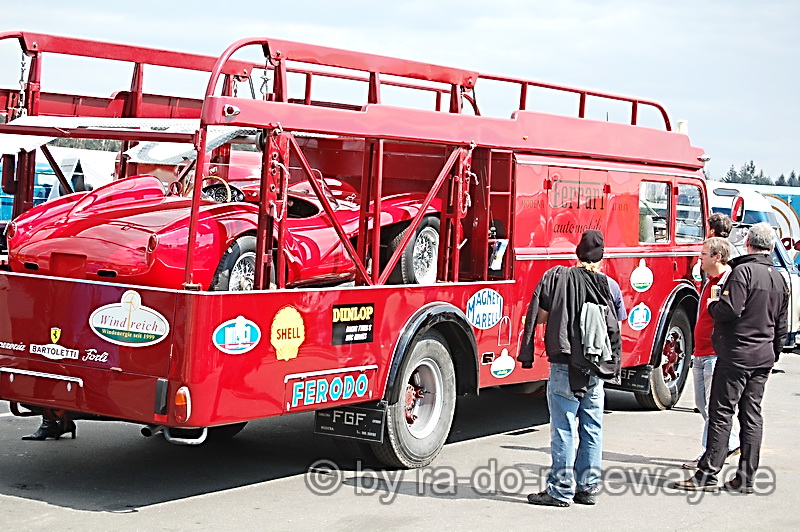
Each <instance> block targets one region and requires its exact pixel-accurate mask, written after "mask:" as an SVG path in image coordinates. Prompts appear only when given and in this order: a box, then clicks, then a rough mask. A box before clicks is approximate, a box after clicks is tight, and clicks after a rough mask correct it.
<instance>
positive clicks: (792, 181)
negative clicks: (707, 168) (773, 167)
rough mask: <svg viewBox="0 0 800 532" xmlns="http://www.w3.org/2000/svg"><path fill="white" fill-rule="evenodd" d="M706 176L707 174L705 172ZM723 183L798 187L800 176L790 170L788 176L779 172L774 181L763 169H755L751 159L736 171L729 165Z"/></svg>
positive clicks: (799, 185)
mask: <svg viewBox="0 0 800 532" xmlns="http://www.w3.org/2000/svg"><path fill="white" fill-rule="evenodd" d="M704 173H705V172H704ZM706 177H707V178H708V177H709V176H708V174H706ZM722 182H723V183H744V184H747V185H776V186H780V187H800V177H798V175H797V173H796V172H795V171H794V170H792V171H791V172H790V173H789V177H786V175H784V174H781V175H779V176H778V178H777V179H775V180H774V181H773V180H772V178H771V177H769V176H768V175H766V174H765V173H764V170H757V169H756V165H755V163H754V162H753V161H748V162H746V163H744V164H743V165H742V167H741V168H739V170H738V171H737V170H736V168H735V167H734V166H733V165H731V167H730V169H729V170H728V173H727V174H725V177H723V178H722Z"/></svg>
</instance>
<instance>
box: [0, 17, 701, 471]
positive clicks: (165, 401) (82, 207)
mask: <svg viewBox="0 0 800 532" xmlns="http://www.w3.org/2000/svg"><path fill="white" fill-rule="evenodd" d="M6 39H9V40H17V41H18V42H19V44H20V46H21V50H22V56H23V69H22V71H23V75H22V76H21V79H20V89H9V90H0V112H2V113H3V114H5V117H6V123H4V124H0V140H1V141H2V145H3V146H4V149H5V151H6V155H4V156H3V181H2V184H3V189H4V190H5V191H6V192H7V193H11V194H14V195H15V198H16V201H15V211H14V214H15V216H16V218H15V220H14V221H13V222H12V223H11V224H10V225H9V228H8V233H7V238H8V252H9V257H8V264H9V268H8V271H2V272H0V398H2V399H3V400H7V401H9V402H10V403H11V406H12V410H13V411H14V412H15V413H18V414H26V413H30V412H31V409H32V410H34V411H36V412H41V411H43V410H46V411H47V412H48V413H49V414H51V415H61V416H67V417H72V418H76V419H79V418H92V419H109V420H123V421H128V422H132V423H139V424H142V425H144V426H145V428H144V429H143V432H144V433H146V434H152V433H155V432H158V431H163V432H164V434H165V436H166V437H167V439H169V440H170V441H173V442H176V443H184V444H199V443H202V442H203V441H204V440H205V439H206V438H207V437H213V436H215V435H217V436H219V437H222V436H226V435H227V436H230V435H232V434H235V433H236V432H237V431H238V430H241V428H242V427H243V426H244V424H245V423H246V422H247V421H249V420H253V419H259V418H266V417H270V416H278V415H282V414H290V413H294V412H301V411H309V410H314V411H316V421H315V426H316V430H317V431H318V432H320V433H323V434H330V435H332V436H336V437H338V438H341V439H345V440H346V441H350V442H352V443H353V447H354V448H357V449H358V450H359V452H365V453H366V452H369V453H374V455H375V456H376V457H377V458H378V459H379V460H381V461H382V462H383V463H385V464H387V465H391V466H400V467H420V466H424V465H426V464H428V463H430V462H431V460H433V459H434V457H435V456H436V455H437V453H438V452H439V450H440V449H441V447H442V445H443V444H444V442H445V440H446V438H447V435H448V432H449V430H450V426H451V422H452V418H453V412H454V407H455V400H456V396H458V395H463V394H477V393H478V392H479V391H480V390H481V389H482V388H486V387H490V386H503V385H509V386H510V385H516V386H522V385H524V384H525V383H535V384H539V385H540V384H541V383H543V382H544V381H545V379H546V376H547V374H548V368H547V360H546V359H545V358H543V355H544V353H543V349H542V345H541V343H540V342H539V344H538V348H537V351H536V361H535V364H534V366H533V369H530V370H528V369H522V368H521V366H520V365H519V363H517V362H516V356H517V354H518V349H519V344H520V336H521V332H522V328H523V322H524V316H525V314H526V311H527V307H528V304H529V301H530V298H531V294H532V292H533V289H534V288H535V286H536V284H537V282H538V280H539V279H540V277H541V275H542V273H543V272H544V271H545V270H546V269H547V268H550V267H551V266H553V265H556V264H570V263H572V262H573V261H574V260H575V255H574V249H575V244H576V243H577V241H578V239H579V238H580V235H581V233H582V232H583V231H584V230H586V229H589V228H597V229H601V230H602V231H603V232H604V234H605V237H606V255H605V257H606V258H605V259H604V271H605V272H606V273H607V274H609V275H610V276H612V277H614V278H616V279H617V280H618V281H619V283H620V285H621V287H622V292H623V297H624V300H625V303H626V306H627V308H628V310H629V313H630V317H629V319H628V320H627V322H626V323H625V324H624V325H623V329H622V335H623V366H624V368H625V369H624V370H623V379H622V384H621V385H620V386H621V387H622V388H623V389H626V390H630V391H633V392H635V393H636V397H637V399H638V400H639V401H640V402H641V403H642V404H643V405H646V406H648V407H651V408H658V409H664V408H670V407H671V406H672V405H674V404H675V403H676V402H677V400H678V397H679V396H680V393H681V390H682V388H683V386H684V383H685V381H686V377H687V374H688V370H689V359H690V355H691V351H692V323H693V317H694V316H695V314H696V309H697V301H698V294H697V290H696V288H695V285H694V281H695V279H696V278H697V276H698V274H699V272H698V268H697V262H698V256H699V252H700V249H701V247H702V240H703V236H704V227H705V221H706V213H707V211H708V207H707V205H708V204H707V197H706V188H705V182H704V180H703V176H702V173H701V168H702V166H703V160H704V159H705V156H704V153H703V151H702V150H701V149H699V148H696V147H693V146H691V144H690V142H689V139H688V137H687V136H686V135H685V134H684V133H682V132H676V131H673V129H672V124H671V122H670V120H669V118H668V115H667V113H666V111H665V110H664V109H663V108H662V107H661V106H660V105H658V104H657V103H654V102H650V101H644V100H640V99H636V98H629V97H624V96H618V95H613V94H604V93H598V92H594V91H589V90H583V89H576V88H570V87H564V86H558V85H553V84H548V83H541V82H537V81H531V80H527V79H519V78H511V77H503V76H495V75H485V74H481V73H478V72H473V71H468V70H462V69H457V68H447V67H441V66H436V65H432V64H426V63H421V62H415V61H407V60H401V59H395V58H390V57H383V56H378V55H372V54H366V53H357V52H351V51H346V50H339V49H334V48H327V47H322V46H315V45H309V44H302V43H296V42H288V41H283V40H277V39H270V38H249V39H243V40H240V41H238V42H236V43H234V44H232V45H230V46H229V47H228V48H227V49H226V50H225V51H224V53H223V54H222V55H221V56H220V57H218V58H215V57H206V56H199V55H194V54H187V53H179V52H172V51H166V50H158V49H150V48H142V47H136V46H128V45H121V44H112V43H104V42H94V41H86V40H81V39H73V38H64V37H56V36H51V35H43V34H33V33H25V32H9V33H4V34H0V40H6ZM253 52H255V53H257V54H258V60H255V59H254V60H244V59H240V57H244V56H246V55H247V54H248V53H250V54H252V53H253ZM57 55H68V56H78V57H83V58H85V60H87V61H88V60H98V61H100V60H107V61H115V62H122V63H126V64H130V65H131V66H132V72H133V75H132V78H131V80H130V85H129V87H123V89H124V90H121V91H120V92H117V93H115V94H114V95H112V96H111V97H109V98H102V97H97V96H85V95H76V94H67V93H57V92H47V91H46V90H45V88H44V87H43V86H42V70H43V67H44V64H45V61H46V60H49V59H51V57H54V56H57ZM234 55H236V58H234ZM248 57H249V56H248ZM151 66H158V67H167V68H170V69H173V70H176V71H187V70H195V71H200V72H205V73H207V74H208V82H207V85H206V88H205V93H204V95H203V96H202V97H198V98H196V99H192V98H186V97H172V96H163V95H156V94H150V93H147V92H145V91H144V89H143V87H144V80H145V73H146V72H145V71H146V69H148V68H150V67H151ZM148 72H150V71H149V70H148ZM153 72H156V73H157V72H159V70H157V69H154V70H153ZM484 86H487V87H493V86H500V87H504V88H506V89H511V90H513V91H514V94H515V97H514V101H513V102H512V107H513V108H512V109H511V111H509V113H507V114H505V115H504V116H501V117H492V116H484V115H482V114H481V108H480V106H479V103H480V102H479V101H478V99H477V97H476V94H483V93H481V92H480V91H481V89H482V88H483V87H484ZM546 92H549V93H553V94H557V95H560V96H562V97H564V98H569V99H572V100H573V101H574V104H575V109H576V110H575V113H574V115H572V116H566V115H557V114H548V113H543V112H537V111H533V110H530V109H529V107H530V106H532V105H533V104H535V103H536V98H535V96H536V95H538V94H542V93H546ZM396 94H401V95H403V97H401V98H399V99H398V101H399V103H394V104H393V105H389V104H388V103H387V102H388V101H389V97H390V96H392V95H396ZM487 94H489V93H487ZM405 95H408V96H409V98H408V101H413V102H414V103H415V105H411V104H407V103H405V102H406V100H404V98H405ZM419 102H422V104H419ZM608 102H613V103H615V104H617V105H622V106H625V108H626V114H627V117H626V119H625V123H615V122H609V121H605V120H595V119H591V118H589V117H588V116H587V115H588V114H590V113H589V110H590V109H591V106H592V105H595V104H599V105H603V104H604V103H608ZM648 112H649V113H650V115H651V117H655V118H656V119H657V127H648V126H645V125H641V124H640V123H639V122H640V115H644V114H645V113H648ZM56 137H58V138H73V139H74V138H89V139H113V140H117V141H120V160H119V164H118V168H117V172H116V179H115V180H114V181H113V182H111V183H110V184H108V185H105V186H103V187H100V188H98V189H96V190H93V191H77V192H74V193H71V194H70V193H67V194H66V195H64V196H62V197H60V198H58V199H55V200H52V201H49V202H46V203H44V204H42V205H39V206H36V207H33V204H32V190H33V168H34V167H35V160H34V157H35V148H39V147H40V146H41V145H43V147H42V148H41V150H42V152H43V153H44V154H45V156H46V157H48V155H47V154H48V150H47V145H46V143H47V142H48V141H50V140H51V139H52V138H56ZM8 146H12V148H8ZM56 166H57V165H56ZM173 172H174V174H173ZM56 174H57V175H58V174H59V172H58V170H56ZM59 179H60V182H61V186H62V187H63V188H64V190H65V192H70V183H68V182H67V180H65V179H63V176H60V177H59ZM195 184H197V186H195Z"/></svg>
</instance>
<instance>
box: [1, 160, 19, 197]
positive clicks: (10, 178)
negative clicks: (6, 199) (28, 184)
mask: <svg viewBox="0 0 800 532" xmlns="http://www.w3.org/2000/svg"><path fill="white" fill-rule="evenodd" d="M16 173H17V165H16V157H14V156H13V155H11V154H8V153H6V154H4V155H3V181H2V186H3V192H5V193H6V194H9V195H11V196H13V195H14V194H16V192H17V180H16Z"/></svg>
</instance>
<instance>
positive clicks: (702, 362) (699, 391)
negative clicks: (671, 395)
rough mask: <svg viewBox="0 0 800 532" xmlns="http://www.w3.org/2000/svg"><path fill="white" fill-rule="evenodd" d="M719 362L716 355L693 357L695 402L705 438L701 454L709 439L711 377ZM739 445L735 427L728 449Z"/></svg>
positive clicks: (730, 449) (701, 445)
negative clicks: (702, 421)
mask: <svg viewBox="0 0 800 532" xmlns="http://www.w3.org/2000/svg"><path fill="white" fill-rule="evenodd" d="M716 364H717V357H716V356H714V355H711V356H704V357H692V375H693V376H694V404H695V405H696V406H697V409H698V410H699V411H700V415H702V416H703V419H704V420H705V423H703V439H702V440H701V441H700V448H701V450H700V454H699V456H703V453H704V452H706V440H707V439H708V401H709V399H710V397H711V379H712V377H713V376H714V366H716ZM738 447H739V435H738V434H737V433H736V430H735V429H733V428H732V429H731V436H730V439H729V440H728V451H732V450H734V449H736V448H738Z"/></svg>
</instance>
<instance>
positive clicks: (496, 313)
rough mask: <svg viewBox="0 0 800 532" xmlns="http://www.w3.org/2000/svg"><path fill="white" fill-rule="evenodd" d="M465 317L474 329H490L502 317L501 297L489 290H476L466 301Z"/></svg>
mask: <svg viewBox="0 0 800 532" xmlns="http://www.w3.org/2000/svg"><path fill="white" fill-rule="evenodd" d="M466 315H467V321H468V322H469V323H470V324H471V325H472V326H473V327H475V328H476V329H491V328H492V327H494V326H495V325H497V324H498V323H499V322H500V319H501V318H502V317H503V296H501V295H500V294H499V293H497V292H495V291H494V290H492V289H491V288H484V289H482V290H478V291H477V292H475V294H473V296H472V297H471V298H469V300H468V301H467V309H466Z"/></svg>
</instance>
